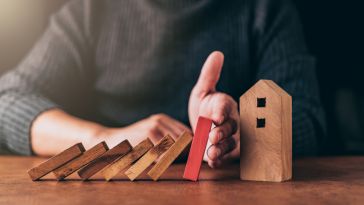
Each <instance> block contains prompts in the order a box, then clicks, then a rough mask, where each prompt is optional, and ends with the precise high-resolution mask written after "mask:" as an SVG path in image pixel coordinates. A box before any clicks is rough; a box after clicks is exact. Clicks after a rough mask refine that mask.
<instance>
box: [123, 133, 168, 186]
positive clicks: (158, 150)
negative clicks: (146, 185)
mask: <svg viewBox="0 0 364 205" xmlns="http://www.w3.org/2000/svg"><path fill="white" fill-rule="evenodd" d="M173 143H174V140H173V138H172V137H171V136H170V135H166V136H164V137H163V138H162V139H161V140H160V141H159V142H158V144H157V145H155V146H154V147H153V148H152V149H150V150H149V151H148V152H147V153H146V154H145V155H144V156H143V157H142V158H140V159H139V160H138V161H137V162H136V163H135V164H133V166H131V167H130V168H129V169H128V170H126V172H125V175H126V176H127V177H129V179H130V180H131V181H133V180H134V179H136V178H137V177H138V176H139V175H140V174H141V173H142V172H143V171H144V170H145V169H147V168H148V167H149V166H150V165H151V164H152V163H153V162H154V161H155V160H156V159H157V158H158V157H159V156H160V155H161V154H163V153H164V152H165V151H166V150H167V149H168V148H170V147H171V146H172V144H173Z"/></svg>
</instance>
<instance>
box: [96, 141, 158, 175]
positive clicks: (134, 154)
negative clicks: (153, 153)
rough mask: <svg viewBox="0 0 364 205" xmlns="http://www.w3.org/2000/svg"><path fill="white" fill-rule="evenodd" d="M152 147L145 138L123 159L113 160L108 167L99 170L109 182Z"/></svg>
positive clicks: (150, 142)
mask: <svg viewBox="0 0 364 205" xmlns="http://www.w3.org/2000/svg"><path fill="white" fill-rule="evenodd" d="M152 147H153V143H152V141H151V140H150V139H149V138H147V139H145V140H144V141H142V142H141V143H139V144H138V145H137V146H135V147H134V148H133V150H132V151H131V152H129V153H128V154H126V155H125V156H124V157H121V158H120V159H118V160H115V161H114V162H113V163H111V164H110V165H108V166H106V167H105V168H104V169H103V170H101V172H102V175H103V176H104V178H105V179H106V180H107V181H110V180H111V179H112V178H113V177H114V176H115V175H117V174H118V173H119V172H121V171H122V170H124V169H125V168H127V167H128V166H130V165H131V164H132V163H133V162H135V161H136V160H138V159H139V158H140V157H141V156H142V155H143V154H145V153H146V152H147V151H148V150H150V149H151V148H152Z"/></svg>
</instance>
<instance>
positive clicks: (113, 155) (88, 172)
mask: <svg viewBox="0 0 364 205" xmlns="http://www.w3.org/2000/svg"><path fill="white" fill-rule="evenodd" d="M132 149H133V147H132V146H131V145H130V143H129V141H128V140H124V141H122V142H121V143H119V144H118V145H116V146H115V147H113V148H112V149H110V150H108V151H107V152H105V153H104V154H103V155H102V156H100V157H99V158H97V159H95V160H94V161H92V162H91V163H89V164H88V165H86V166H85V167H83V168H82V169H81V170H80V171H78V175H79V176H80V177H81V179H83V180H87V179H88V178H90V177H92V176H93V175H95V174H96V173H97V172H99V171H100V170H101V169H103V168H104V167H106V166H107V165H109V164H111V163H112V162H113V161H114V160H116V159H118V158H120V157H123V156H124V155H126V154H127V153H129V152H130V151H131V150H132Z"/></svg>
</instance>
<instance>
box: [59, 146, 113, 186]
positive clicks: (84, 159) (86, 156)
mask: <svg viewBox="0 0 364 205" xmlns="http://www.w3.org/2000/svg"><path fill="white" fill-rule="evenodd" d="M108 149H109V148H108V147H107V145H106V143H105V142H101V143H99V144H97V145H95V146H94V147H92V148H91V149H89V150H87V151H86V152H84V153H83V154H82V155H81V156H80V157H78V158H76V159H74V160H72V161H70V162H68V163H66V164H65V165H63V166H61V167H59V168H57V169H56V170H54V171H53V173H54V175H55V176H56V178H57V179H58V180H62V179H64V178H66V177H67V176H69V175H70V174H72V173H73V172H75V171H77V170H78V169H80V168H81V167H83V166H85V165H86V164H88V163H90V162H91V161H93V160H95V159H96V158H98V157H99V156H101V155H102V154H104V153H105V152H106V151H107V150H108Z"/></svg>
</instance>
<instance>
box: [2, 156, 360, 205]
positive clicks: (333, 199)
mask: <svg viewBox="0 0 364 205" xmlns="http://www.w3.org/2000/svg"><path fill="white" fill-rule="evenodd" d="M42 161H44V158H40V157H24V156H0V184H1V185H0V193H1V194H0V195H1V197H0V204H31V205H49V204H50V203H51V204H52V205H62V204H75V205H76V204H77V205H90V204H110V205H112V204H118V205H119V204H121V203H122V204H158V205H165V204H166V205H167V204H174V205H179V204H181V205H185V204H196V202H198V203H201V204H219V205H225V204H226V205H230V204H242V203H244V204H267V205H270V204H279V205H296V204H297V205H300V204H309V205H311V204H330V205H331V204H332V205H340V204H350V205H362V204H363V201H364V166H363V164H364V156H341V157H317V158H303V159H302V158H300V159H295V160H294V161H293V162H294V163H293V170H294V172H293V173H294V175H293V180H291V181H287V182H285V183H270V182H255V181H241V180H240V178H239V174H240V171H239V170H240V168H239V167H240V166H239V163H236V164H226V165H225V166H223V167H221V168H220V169H211V168H209V167H208V165H207V164H205V163H204V164H203V165H202V167H201V173H200V182H199V183H190V182H187V181H184V180H183V179H182V174H183V170H184V167H185V164H184V163H181V164H180V163H173V164H172V165H171V166H170V167H169V168H168V169H167V171H166V172H165V173H164V174H163V175H162V176H161V177H160V179H159V182H158V183H155V182H152V181H150V180H149V177H148V176H147V175H143V174H142V176H140V177H139V179H141V180H138V182H130V181H129V179H128V178H127V177H126V176H124V175H120V177H119V178H118V180H115V181H113V182H112V183H107V182H105V181H100V179H99V177H98V175H99V174H100V173H98V174H97V176H95V179H90V181H89V182H83V181H82V180H81V179H80V178H79V177H78V176H77V175H74V174H73V175H71V176H69V177H67V179H69V181H66V182H61V183H60V182H58V181H57V180H55V179H54V178H53V176H51V175H47V176H45V177H44V178H43V179H44V180H42V181H37V182H33V181H31V180H29V176H28V174H27V173H26V170H27V169H29V168H30V167H34V166H35V165H37V164H39V163H41V162H42ZM5 165H6V166H5ZM101 177H102V176H101V175H100V178H101Z"/></svg>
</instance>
